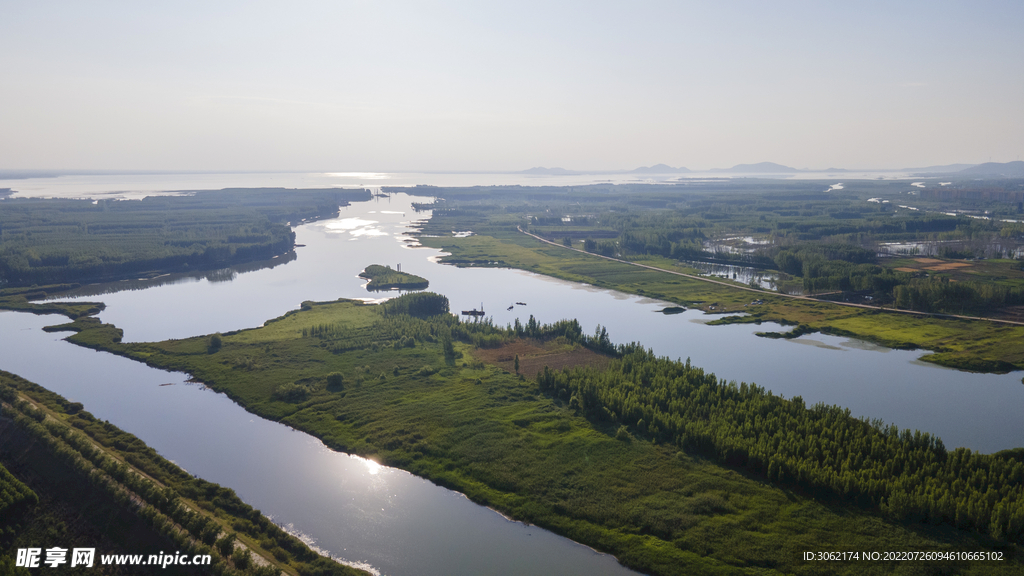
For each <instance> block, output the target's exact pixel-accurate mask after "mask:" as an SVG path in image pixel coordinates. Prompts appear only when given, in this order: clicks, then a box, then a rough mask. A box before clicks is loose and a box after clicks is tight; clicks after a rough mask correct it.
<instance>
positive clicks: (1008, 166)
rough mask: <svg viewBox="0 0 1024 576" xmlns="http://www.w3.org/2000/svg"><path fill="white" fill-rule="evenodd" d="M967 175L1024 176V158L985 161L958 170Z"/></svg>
mask: <svg viewBox="0 0 1024 576" xmlns="http://www.w3.org/2000/svg"><path fill="white" fill-rule="evenodd" d="M957 174H963V175H965V176H1006V177H1010V178H1020V177H1024V160H1014V161H1013V162H985V163H984V164H978V165H977V166H971V167H970V168H965V169H963V170H960V171H959V172H957Z"/></svg>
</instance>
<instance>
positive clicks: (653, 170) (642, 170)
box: [629, 164, 692, 174]
mask: <svg viewBox="0 0 1024 576" xmlns="http://www.w3.org/2000/svg"><path fill="white" fill-rule="evenodd" d="M688 172H692V170H690V169H689V168H683V167H682V166H680V167H679V168H673V167H671V166H669V165H667V164H655V165H654V166H641V167H639V168H636V169H633V170H630V171H629V173H630V174H686V173H688Z"/></svg>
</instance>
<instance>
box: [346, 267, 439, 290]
mask: <svg viewBox="0 0 1024 576" xmlns="http://www.w3.org/2000/svg"><path fill="white" fill-rule="evenodd" d="M359 276H360V277H362V278H368V279H369V280H370V281H369V283H367V285H366V289H367V290H391V289H392V288H400V289H402V290H423V289H424V288H426V287H427V286H428V285H429V284H430V283H429V282H427V280H426V278H423V277H421V276H416V275H415V274H408V273H406V272H399V271H397V270H394V269H392V268H391V266H381V265H380V264H371V265H369V266H367V267H366V269H365V270H363V271H362V272H360V273H359Z"/></svg>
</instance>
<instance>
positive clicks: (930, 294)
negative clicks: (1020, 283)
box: [893, 278, 1024, 314]
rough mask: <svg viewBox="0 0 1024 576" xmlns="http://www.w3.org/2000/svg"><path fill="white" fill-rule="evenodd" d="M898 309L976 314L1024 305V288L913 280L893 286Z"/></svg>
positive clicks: (941, 280) (936, 279)
mask: <svg viewBox="0 0 1024 576" xmlns="http://www.w3.org/2000/svg"><path fill="white" fill-rule="evenodd" d="M893 297H894V299H895V303H896V306H897V307H898V308H905V309H910V310H919V311H922V312H947V313H950V314H964V313H979V312H985V311H988V310H992V309H994V308H1002V307H1005V306H1019V305H1021V304H1024V288H1013V287H1008V286H1001V285H999V284H993V283H985V282H950V281H949V279H948V278H932V279H927V280H924V279H915V280H911V281H909V282H907V283H906V284H902V285H899V286H896V287H894V288H893Z"/></svg>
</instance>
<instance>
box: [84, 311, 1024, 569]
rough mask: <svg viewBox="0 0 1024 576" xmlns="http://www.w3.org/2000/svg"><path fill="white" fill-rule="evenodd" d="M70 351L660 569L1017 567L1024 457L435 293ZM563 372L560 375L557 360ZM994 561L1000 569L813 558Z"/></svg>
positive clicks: (97, 342) (106, 341)
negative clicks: (225, 399)
mask: <svg viewBox="0 0 1024 576" xmlns="http://www.w3.org/2000/svg"><path fill="white" fill-rule="evenodd" d="M68 329H77V330H79V331H78V332H77V333H76V334H74V335H72V336H71V338H70V339H71V340H72V341H73V342H76V343H78V344H81V345H85V346H89V347H93V348H97V349H103V350H108V351H111V352H114V353H117V354H121V355H125V356H128V357H130V358H134V359H136V360H139V361H143V362H146V363H147V364H150V365H152V366H156V367H160V368H165V369H170V370H181V371H187V372H189V373H191V374H192V375H193V376H194V377H196V378H197V379H199V380H201V381H203V382H204V383H206V384H207V385H208V386H210V387H212V388H213V389H215V390H218V391H222V392H224V393H226V394H228V395H229V396H230V397H232V398H233V399H234V400H235V401H237V402H239V403H240V404H242V405H243V406H245V407H246V409H248V410H250V411H252V412H254V413H256V414H259V415H261V416H263V417H265V418H269V419H272V420H276V421H280V422H283V423H286V424H287V425H289V426H292V427H295V428H298V429H301V430H304V431H307V432H309V433H311V434H313V435H315V436H317V437H318V438H320V439H321V440H323V441H324V443H325V444H327V445H328V446H330V447H331V448H333V449H336V450H341V451H346V452H350V453H356V454H359V455H362V456H366V457H370V458H374V459H376V460H378V461H381V462H383V463H385V464H388V465H392V466H396V467H400V468H403V469H406V470H409V471H410V472H413V473H415V474H418V475H420V476H423V477H425V478H428V479H430V480H431V481H433V482H436V483H438V484H440V485H442V486H446V487H449V488H452V489H455V490H458V491H460V492H463V493H464V494H466V495H467V496H468V497H470V498H471V499H472V500H474V501H475V502H478V503H480V504H485V505H487V506H491V507H493V508H495V509H497V510H500V511H501V512H502V513H504V514H507V515H509V516H511V517H514V518H517V519H520V520H523V521H526V522H530V523H534V524H537V525H539V526H542V527H544V528H547V529H550V530H553V531H555V532H557V533H560V534H563V535H565V536H568V537H570V538H572V539H574V540H577V541H579V542H582V543H584V544H587V545H589V546H592V547H594V548H597V549H599V550H602V551H605V552H609V553H612V554H614V555H615V556H616V557H617V558H618V559H619V561H620V562H622V563H624V564H626V565H627V566H630V567H633V568H635V569H637V570H640V571H642V572H645V573H649V574H658V575H669V574H697V573H699V574H826V573H827V574H862V573H864V572H865V570H869V571H870V570H873V571H877V572H885V573H897V574H900V573H906V574H916V573H922V572H932V571H940V572H941V571H952V572H958V573H967V574H1014V573H1020V571H1021V569H1022V564H1021V559H1020V554H1021V552H1020V547H1019V546H1020V543H1021V537H1022V529H1024V505H1022V502H1024V500H1022V490H1024V459H1022V458H1021V457H1020V454H1019V453H1018V452H1019V451H1006V452H1005V453H999V454H995V455H981V454H977V453H972V452H971V451H970V450H965V449H957V450H946V448H945V447H944V446H943V445H942V443H941V441H940V440H939V439H937V438H935V437H931V436H929V435H927V434H921V433H914V432H911V431H901V430H898V429H895V428H894V427H886V426H883V425H882V424H881V423H876V422H868V421H865V420H861V419H856V418H852V417H851V416H850V415H849V412H848V411H844V410H842V409H841V408H837V407H831V406H822V405H819V406H806V405H804V403H803V401H802V400H801V399H799V398H793V399H789V400H786V399H782V398H779V397H776V396H773V395H772V394H771V393H770V392H767V391H765V390H764V389H762V388H759V387H757V386H753V385H747V384H738V385H737V384H735V383H728V382H725V381H723V380H721V379H718V378H716V377H715V376H714V375H713V374H709V373H706V372H704V371H703V370H701V369H700V368H698V367H695V366H691V365H690V364H689V363H681V362H676V361H669V360H667V359H660V358H656V357H654V356H653V355H652V354H651V353H650V352H649V351H647V350H645V349H644V348H642V347H641V346H639V345H636V344H634V345H628V346H621V345H620V346H616V345H613V344H612V343H611V341H610V339H609V336H608V334H607V333H602V332H598V333H597V334H595V335H593V336H589V335H586V334H585V333H584V331H583V330H582V328H581V327H580V326H579V324H578V323H576V322H575V321H562V322H559V323H556V324H554V325H550V326H541V325H538V324H537V323H536V322H534V321H532V319H531V321H530V322H528V323H526V324H519V323H517V324H516V325H515V326H511V327H508V328H498V327H495V326H492V325H490V324H489V323H487V322H461V321H460V320H459V319H458V318H456V317H454V316H452V315H451V314H449V313H448V302H447V299H446V298H444V297H443V296H440V295H436V294H431V293H422V292H421V293H415V294H409V295H405V296H402V297H399V298H396V299H393V300H390V301H388V302H387V303H384V304H381V305H367V304H363V303H360V302H356V301H336V302H326V303H315V302H305V303H303V305H302V308H301V309H299V310H295V311H293V312H290V313H288V314H286V315H284V316H282V317H280V318H277V319H274V320H271V321H268V322H267V323H266V324H265V325H264V326H263V327H261V328H255V329H250V330H241V331H237V332H231V333H225V334H220V335H214V336H203V337H195V338H188V339H183V340H170V341H165V342H155V343H131V344H124V343H119V342H117V332H118V331H117V330H116V329H115V328H114V327H112V326H108V325H100V324H98V323H90V322H88V321H86V320H85V319H82V318H79V319H77V320H75V322H73V323H72V324H71V325H69V326H68ZM552 368H557V369H554V370H553V369H552ZM815 550H829V551H846V552H854V551H859V552H863V551H872V550H895V551H899V550H913V551H931V552H937V553H950V552H965V551H987V552H993V553H995V554H996V555H997V556H998V557H1001V558H1002V559H1003V560H1001V561H991V560H962V559H956V560H948V559H947V560H942V561H938V560H937V561H920V562H915V563H906V562H897V561H892V562H872V563H871V564H870V567H867V565H865V564H864V562H863V561H855V560H846V561H839V562H828V563H817V562H808V561H804V560H803V553H804V552H805V551H815Z"/></svg>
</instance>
